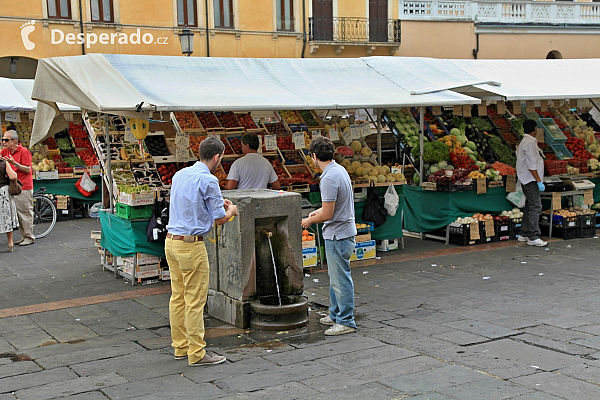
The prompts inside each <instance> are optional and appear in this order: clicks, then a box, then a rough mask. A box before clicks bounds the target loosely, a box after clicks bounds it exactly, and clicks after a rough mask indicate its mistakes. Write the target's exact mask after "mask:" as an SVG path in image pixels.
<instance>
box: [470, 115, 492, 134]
mask: <svg viewBox="0 0 600 400" xmlns="http://www.w3.org/2000/svg"><path fill="white" fill-rule="evenodd" d="M471 124H472V125H473V126H474V127H475V128H477V129H478V130H479V131H480V132H489V131H491V130H492V124H490V123H489V121H488V120H486V119H484V118H481V117H473V118H471Z"/></svg>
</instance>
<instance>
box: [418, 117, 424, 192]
mask: <svg viewBox="0 0 600 400" xmlns="http://www.w3.org/2000/svg"><path fill="white" fill-rule="evenodd" d="M424 112H425V107H423V106H421V107H419V114H420V116H419V145H420V147H419V148H420V149H421V151H420V153H421V154H419V182H420V183H419V186H422V185H423V118H424V116H423V114H424Z"/></svg>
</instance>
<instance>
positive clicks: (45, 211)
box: [33, 187, 57, 239]
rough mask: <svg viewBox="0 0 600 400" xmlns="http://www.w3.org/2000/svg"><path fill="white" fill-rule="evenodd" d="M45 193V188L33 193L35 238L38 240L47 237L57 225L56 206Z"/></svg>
mask: <svg viewBox="0 0 600 400" xmlns="http://www.w3.org/2000/svg"><path fill="white" fill-rule="evenodd" d="M45 193H46V188H45V187H41V188H39V189H38V190H36V191H35V192H33V237H35V238H36V239H39V238H43V237H45V236H47V235H48V234H49V233H50V232H51V231H52V229H53V228H54V225H55V224H56V216H57V213H56V206H55V205H54V202H53V201H52V200H51V199H50V198H49V197H48V195H46V194H45Z"/></svg>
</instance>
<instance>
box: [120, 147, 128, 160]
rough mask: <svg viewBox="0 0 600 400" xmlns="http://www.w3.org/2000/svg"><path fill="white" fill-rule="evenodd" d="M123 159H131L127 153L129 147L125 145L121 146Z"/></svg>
mask: <svg viewBox="0 0 600 400" xmlns="http://www.w3.org/2000/svg"><path fill="white" fill-rule="evenodd" d="M121 159H122V160H124V161H127V160H129V154H127V148H125V146H123V147H121Z"/></svg>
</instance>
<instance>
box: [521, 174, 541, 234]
mask: <svg viewBox="0 0 600 400" xmlns="http://www.w3.org/2000/svg"><path fill="white" fill-rule="evenodd" d="M521 187H522V188H523V194H524V195H525V207H524V208H523V222H522V223H521V236H524V237H526V238H528V239H529V240H536V239H539V238H540V233H541V232H540V215H542V199H541V198H540V190H539V189H538V185H537V182H535V181H533V182H529V183H527V184H525V185H521Z"/></svg>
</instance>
